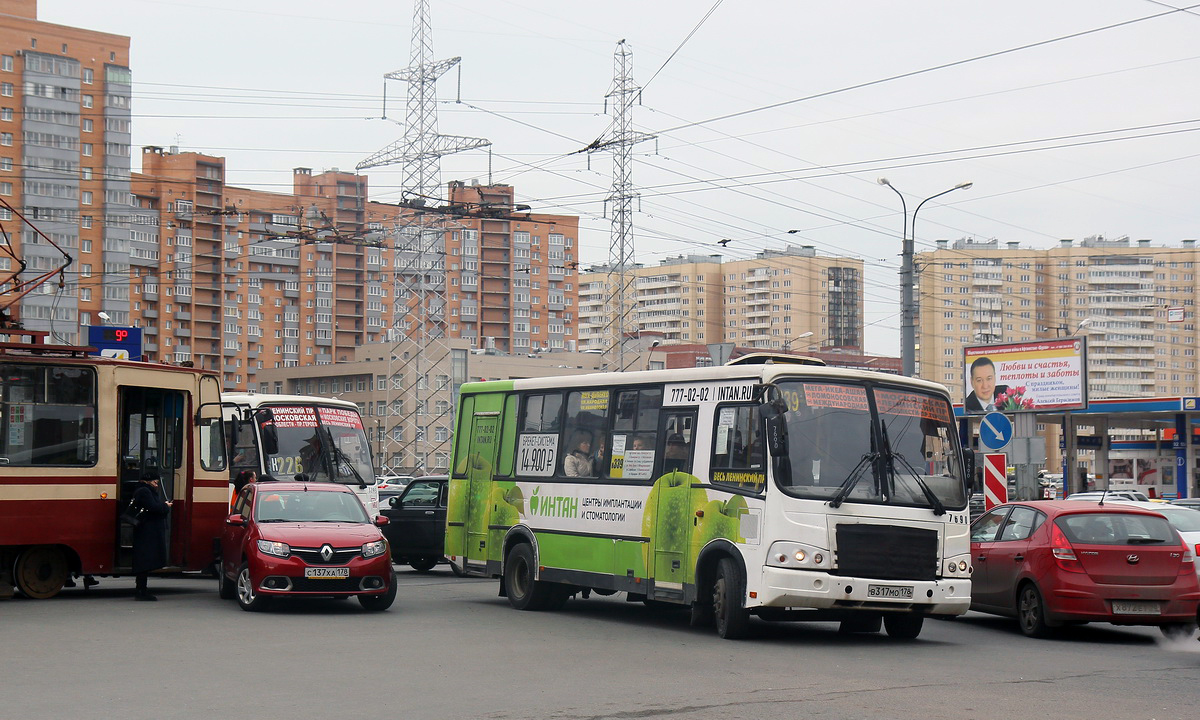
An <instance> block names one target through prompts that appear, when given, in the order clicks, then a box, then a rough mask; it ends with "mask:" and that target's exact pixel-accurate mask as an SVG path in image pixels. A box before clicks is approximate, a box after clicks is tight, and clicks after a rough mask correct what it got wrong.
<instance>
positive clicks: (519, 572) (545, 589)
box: [504, 543, 554, 610]
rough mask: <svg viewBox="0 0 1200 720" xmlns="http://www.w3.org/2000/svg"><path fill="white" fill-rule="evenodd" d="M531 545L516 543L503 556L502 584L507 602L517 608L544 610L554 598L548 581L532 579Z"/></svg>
mask: <svg viewBox="0 0 1200 720" xmlns="http://www.w3.org/2000/svg"><path fill="white" fill-rule="evenodd" d="M535 568H536V566H535V564H534V560H533V547H532V546H530V545H529V543H517V544H516V545H513V546H512V549H510V550H509V551H508V555H507V556H506V557H505V558H504V586H505V588H506V589H507V591H508V603H509V604H510V605H512V606H513V607H514V608H516V609H517V610H544V609H546V608H547V607H548V606H549V605H550V603H551V601H552V600H553V599H554V598H553V597H552V596H553V593H554V588H553V587H551V586H550V584H549V583H544V582H542V581H540V580H536V579H534V576H535V574H536V573H535Z"/></svg>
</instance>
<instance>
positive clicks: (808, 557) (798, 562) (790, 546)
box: [767, 542, 829, 570]
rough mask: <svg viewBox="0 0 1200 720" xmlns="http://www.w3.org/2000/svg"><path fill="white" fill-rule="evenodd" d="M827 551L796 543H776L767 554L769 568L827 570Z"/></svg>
mask: <svg viewBox="0 0 1200 720" xmlns="http://www.w3.org/2000/svg"><path fill="white" fill-rule="evenodd" d="M828 552H829V551H827V550H824V549H822V548H818V547H813V546H812V545H806V544H804V543H798V542H776V543H773V544H772V545H771V549H770V551H769V552H768V553H767V565H768V566H770V567H785V568H794V569H797V570H801V569H805V570H818V569H820V570H828V569H829V563H828V562H827V561H826V558H828V556H829V555H828Z"/></svg>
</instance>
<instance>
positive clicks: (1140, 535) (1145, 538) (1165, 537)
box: [1055, 512, 1179, 545]
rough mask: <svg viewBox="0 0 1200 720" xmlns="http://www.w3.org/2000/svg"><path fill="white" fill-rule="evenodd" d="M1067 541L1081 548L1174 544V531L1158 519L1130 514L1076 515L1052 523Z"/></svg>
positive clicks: (1060, 518)
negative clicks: (1060, 529)
mask: <svg viewBox="0 0 1200 720" xmlns="http://www.w3.org/2000/svg"><path fill="white" fill-rule="evenodd" d="M1055 523H1057V524H1058V526H1059V527H1060V528H1062V531H1063V533H1064V534H1065V535H1066V536H1067V540H1069V541H1070V542H1072V543H1074V544H1081V545H1147V544H1162V543H1167V544H1175V543H1178V542H1179V540H1178V539H1177V536H1176V535H1175V531H1174V530H1172V529H1171V526H1170V525H1169V524H1168V523H1167V521H1166V520H1164V519H1163V518H1161V517H1157V516H1155V515H1140V514H1139V515H1135V514H1133V513H1115V512H1114V513H1079V514H1077V515H1063V516H1061V517H1059V518H1058V519H1057V520H1055Z"/></svg>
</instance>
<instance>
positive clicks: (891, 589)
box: [867, 585, 913, 600]
mask: <svg viewBox="0 0 1200 720" xmlns="http://www.w3.org/2000/svg"><path fill="white" fill-rule="evenodd" d="M912 593H913V589H912V585H868V586H867V597H873V598H888V599H897V600H912Z"/></svg>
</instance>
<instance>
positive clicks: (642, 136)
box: [587, 40, 654, 370]
mask: <svg viewBox="0 0 1200 720" xmlns="http://www.w3.org/2000/svg"><path fill="white" fill-rule="evenodd" d="M640 92H641V87H639V86H638V85H637V84H636V83H634V81H633V51H632V50H630V49H629V46H628V45H626V44H625V41H624V40H621V41H620V42H618V43H617V49H616V52H614V53H613V82H612V88H611V89H610V90H609V91H608V94H607V95H605V98H606V99H611V100H612V118H613V120H612V126H611V132H610V133H609V134H607V135H606V136H603V137H601V138H600V139H598V140H596V141H595V142H593V143H592V144H591V145H589V146H588V147H587V151H588V152H596V151H599V150H611V151H612V155H613V182H612V190H611V191H610V192H609V195H608V201H607V202H608V205H609V207H611V208H612V231H611V234H610V240H609V246H608V287H609V288H610V292H611V294H610V295H609V300H608V303H607V307H605V312H606V314H607V315H608V317H609V322H610V325H609V330H610V333H611V337H612V343H611V344H610V345H609V350H610V351H612V350H615V351H616V354H617V369H618V370H624V369H625V334H626V331H627V329H628V327H629V314H630V312H631V311H632V310H633V305H634V297H633V293H632V292H630V288H629V286H630V283H632V282H633V275H632V273H631V271H632V270H633V200H634V198H636V197H637V193H636V192H634V189H633V146H634V145H636V144H637V143H639V142H642V141H643V140H650V139H651V138H653V137H654V136H653V135H647V134H646V133H642V132H637V131H635V130H634V129H633V102H634V100H635V99H636V98H637V97H638V94H639V93H640ZM614 286H615V291H613V290H614Z"/></svg>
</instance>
